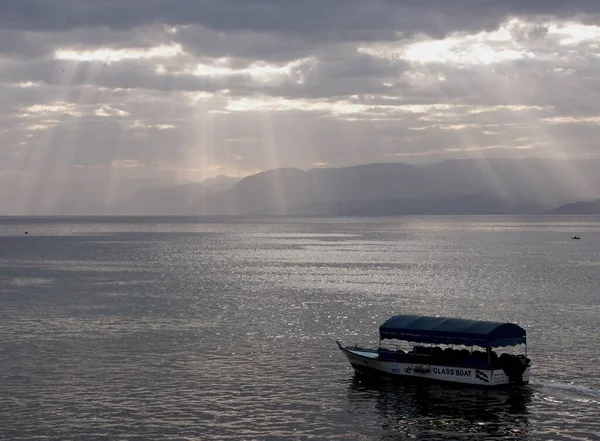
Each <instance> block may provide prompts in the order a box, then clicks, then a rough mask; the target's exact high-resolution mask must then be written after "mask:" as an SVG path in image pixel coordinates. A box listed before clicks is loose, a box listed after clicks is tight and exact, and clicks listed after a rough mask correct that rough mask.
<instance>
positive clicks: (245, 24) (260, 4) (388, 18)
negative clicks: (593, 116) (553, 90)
mask: <svg viewBox="0 0 600 441" xmlns="http://www.w3.org/2000/svg"><path fill="white" fill-rule="evenodd" d="M0 8H1V9H0V12H1V14H0V26H1V27H3V28H7V29H18V30H34V31H65V30H70V29H75V28H92V27H109V28H112V29H117V30H127V29H132V28H135V27H140V26H144V25H148V24H153V23H164V24H169V25H189V24H197V25H201V26H203V27H206V28H209V29H214V30H218V31H221V32H229V31H253V32H275V33H279V32H283V33H289V34H302V35H304V34H309V35H311V36H312V37H313V38H314V37H315V36H316V35H320V36H321V37H322V38H323V37H329V39H335V40H340V39H343V40H347V39H350V38H351V39H355V37H356V38H359V39H368V40H371V39H378V40H380V39H383V37H385V35H389V36H391V34H390V33H389V30H393V31H400V32H405V33H407V34H413V33H415V32H429V33H431V34H432V35H443V34H445V33H447V32H450V31H454V30H475V29H485V28H493V27H495V26H497V24H498V23H500V22H501V21H503V20H504V19H505V18H506V17H510V16H536V15H554V16H557V17H573V16H577V15H583V14H598V13H599V12H600V4H599V3H598V2H597V1H595V0H572V1H570V2H564V1H559V0H544V1H539V0H536V1H520V0H505V1H502V2H497V1H493V0H456V1H453V2H446V1H438V2H435V3H434V2H423V1H417V0H408V1H402V2H398V1H392V0H374V1H370V2H364V1H362V0H330V1H326V2H323V1H321V0H304V1H301V2H289V1H285V0H251V1H248V0H226V1H223V0H170V1H165V0H122V1H119V2H115V1H112V0H95V1H93V2H81V1H79V0H4V1H3V2H2V6H1V7H0Z"/></svg>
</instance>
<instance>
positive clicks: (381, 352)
mask: <svg viewBox="0 0 600 441" xmlns="http://www.w3.org/2000/svg"><path fill="white" fill-rule="evenodd" d="M390 340H395V341H397V342H409V343H405V345H407V346H410V348H409V349H407V350H403V349H400V348H399V347H398V346H397V345H396V346H395V347H384V346H383V343H385V344H387V345H388V346H389V341H390ZM336 343H337V345H338V347H339V348H340V350H341V351H342V352H343V353H344V355H345V356H346V357H347V358H348V361H349V362H350V364H351V365H352V367H353V368H354V371H355V372H356V373H357V374H358V375H363V376H378V377H384V378H392V379H394V378H397V379H415V380H428V381H443V382H450V383H461V384H468V385H479V386H486V387H500V386H511V385H524V384H527V383H529V378H530V376H531V361H530V359H529V358H527V336H526V331H525V330H524V329H523V328H522V327H520V326H518V325H516V324H513V323H502V322H489V321H479V320H466V319H460V318H450V317H428V316H418V315H397V316H394V317H391V318H390V319H388V320H387V321H386V322H384V323H383V324H382V325H381V326H380V327H379V347H378V348H363V347H359V346H345V345H344V344H343V343H342V342H341V341H339V340H337V341H336ZM517 345H524V352H523V353H522V354H518V355H516V354H509V353H502V354H500V355H498V353H497V352H496V350H495V349H496V348H505V347H508V346H517ZM455 346H459V347H462V348H461V349H457V348H455ZM474 346H476V347H480V348H482V349H483V350H473V347H474ZM469 348H470V349H469Z"/></svg>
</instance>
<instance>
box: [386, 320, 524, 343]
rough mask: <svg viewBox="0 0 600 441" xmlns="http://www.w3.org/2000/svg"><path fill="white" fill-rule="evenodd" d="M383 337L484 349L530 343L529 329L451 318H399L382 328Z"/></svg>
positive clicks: (507, 324) (512, 325)
mask: <svg viewBox="0 0 600 441" xmlns="http://www.w3.org/2000/svg"><path fill="white" fill-rule="evenodd" d="M379 336H380V338H381V339H382V340H384V339H397V340H406V341H413V342H418V343H435V344H446V345H465V346H481V347H484V348H485V347H488V346H491V347H499V346H514V345H519V344H522V343H526V342H527V337H526V332H525V329H523V328H521V327H520V326H518V325H515V324H513V323H501V322H485V321H480V320H465V319H460V318H450V317H427V316H420V315H397V316H394V317H392V318H390V319H388V320H387V321H386V322H385V323H384V324H382V325H381V326H380V327H379Z"/></svg>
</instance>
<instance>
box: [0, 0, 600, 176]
mask: <svg viewBox="0 0 600 441" xmlns="http://www.w3.org/2000/svg"><path fill="white" fill-rule="evenodd" d="M599 10H600V2H598V1H597V0H594V1H591V0H590V1H583V0H574V1H571V2H564V1H561V2H559V1H554V0H551V1H548V0H546V1H516V0H508V1H491V0H489V1H487V0H470V1H469V0H457V1H454V2H446V1H444V2H442V1H440V2H436V4H435V5H433V2H424V1H422V0H421V1H412V0H409V1H384V0H374V1H369V2H365V1H362V0H360V1H359V0H328V1H316V0H308V1H305V0H303V1H283V0H281V1H277V0H271V1H267V0H236V1H225V0H214V1H198V0H189V1H183V0H179V1H177V0H171V1H166V0H165V1H158V0H123V1H118V2H117V1H112V0H110V1H109V0H96V1H89V2H83V1H79V0H16V1H15V0H4V1H2V2H0V181H3V182H4V181H6V180H7V179H8V178H7V176H11V179H13V180H14V179H17V178H15V176H21V177H22V181H21V182H25V181H26V180H27V179H32V176H33V177H35V179H37V180H39V181H40V182H41V181H44V180H51V179H55V178H57V177H58V176H60V175H61V174H65V173H67V172H66V170H69V172H68V173H81V174H82V175H85V172H84V171H82V170H88V171H89V173H91V174H92V173H94V174H95V175H94V176H96V175H97V176H100V175H102V176H110V175H111V174H119V175H127V176H133V177H135V176H138V177H139V176H144V177H152V176H154V177H156V176H163V177H164V176H165V175H167V174H169V173H170V174H171V175H177V176H179V175H178V174H182V176H185V178H186V179H201V178H203V177H210V176H214V175H216V174H220V173H232V174H245V173H250V172H254V171H258V170H263V169H265V168H271V167H279V166H286V167H302V168H311V167H314V166H315V164H329V165H331V166H343V165H352V164H357V163H361V162H363V163H364V162H380V161H407V162H422V161H433V160H442V159H448V158H454V157H470V156H486V157H487V156H494V157H503V156H505V157H510V156H516V157H518V156H561V155H562V156H565V155H566V156H574V157H593V156H594V155H596V156H597V155H598V153H597V146H596V145H595V139H597V138H598V135H600V133H599V130H600V129H599V127H600V108H599V107H598V105H597V103H598V102H600V82H599V81H600V80H598V78H600V47H599V46H598V43H597V41H598V39H599V38H600V28H598V27H594V26H589V27H585V26H582V25H583V24H586V23H587V24H592V25H596V24H597V23H598V22H599V21H598V15H597V14H598V13H599ZM515 17H520V19H518V20H516V19H515V20H512V21H509V20H510V19H513V18H515ZM569 26H571V27H569ZM578 26H579V27H578ZM482 31H485V32H482ZM454 32H459V34H454ZM478 33H479V34H478ZM445 35H449V38H447V39H446V40H440V38H442V37H443V36H445ZM423 42H424V46H419V44H420V43H423ZM436 44H437V45H436ZM161 48H162V49H161ZM165 48H166V49H165ZM161 50H162V51H163V52H164V53H163V52H161ZM169 51H170V52H169ZM36 185H39V186H41V187H43V186H44V184H43V182H42V183H38V184H36Z"/></svg>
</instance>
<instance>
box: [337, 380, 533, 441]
mask: <svg viewBox="0 0 600 441" xmlns="http://www.w3.org/2000/svg"><path fill="white" fill-rule="evenodd" d="M532 393H533V392H532V390H531V388H529V387H525V388H520V389H517V388H515V389H505V390H500V389H493V390H487V389H480V388H465V387H460V386H454V385H445V384H415V383H404V382H402V383H390V382H383V381H373V380H369V381H365V380H364V379H362V378H359V377H354V379H353V380H352V382H351V384H350V386H349V388H348V399H349V402H350V408H351V409H352V412H355V413H375V415H376V416H377V419H378V423H379V425H380V426H381V428H382V429H383V431H384V433H385V434H384V435H383V436H381V439H386V440H391V439H440V440H453V439H473V438H475V439H477V438H485V439H490V438H491V439H496V438H498V439H514V438H515V437H516V438H518V439H524V437H525V438H527V434H528V433H529V432H530V429H531V424H530V422H529V420H528V406H529V404H530V403H531V398H532Z"/></svg>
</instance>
